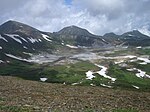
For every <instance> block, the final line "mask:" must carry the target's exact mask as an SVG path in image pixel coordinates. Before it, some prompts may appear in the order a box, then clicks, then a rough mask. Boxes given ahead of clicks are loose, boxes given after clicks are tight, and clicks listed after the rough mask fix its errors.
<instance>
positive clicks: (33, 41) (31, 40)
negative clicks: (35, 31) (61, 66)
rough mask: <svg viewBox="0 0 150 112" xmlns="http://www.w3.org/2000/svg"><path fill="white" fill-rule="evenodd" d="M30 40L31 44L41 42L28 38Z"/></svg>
mask: <svg viewBox="0 0 150 112" xmlns="http://www.w3.org/2000/svg"><path fill="white" fill-rule="evenodd" d="M28 39H29V41H30V42H31V43H35V42H39V41H38V40H37V39H34V38H28Z"/></svg>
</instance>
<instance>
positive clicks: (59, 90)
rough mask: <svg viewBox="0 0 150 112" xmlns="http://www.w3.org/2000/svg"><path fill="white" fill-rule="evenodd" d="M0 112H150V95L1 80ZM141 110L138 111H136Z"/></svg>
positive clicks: (99, 88)
mask: <svg viewBox="0 0 150 112" xmlns="http://www.w3.org/2000/svg"><path fill="white" fill-rule="evenodd" d="M0 82H1V83H0V111H1V112H6V111H7V112H9V111H10V112H11V111H21V112H28V111H29V112H30V111H32V112H34V111H35V112H48V111H52V112H53V111H57V112H62V111H64V112H84V111H85V112H89V111H90V112H95V111H96V112H109V111H110V112H149V110H150V93H149V92H138V91H128V90H119V89H118V90H115V89H107V88H101V87H82V86H67V85H62V84H50V83H42V82H35V81H27V80H22V79H19V78H15V77H8V76H0ZM136 110H137V111H136Z"/></svg>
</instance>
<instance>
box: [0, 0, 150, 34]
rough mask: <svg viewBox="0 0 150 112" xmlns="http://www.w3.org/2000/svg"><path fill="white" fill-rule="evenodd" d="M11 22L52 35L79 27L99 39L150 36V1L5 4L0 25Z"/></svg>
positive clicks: (11, 0) (0, 6)
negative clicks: (108, 35) (107, 35)
mask: <svg viewBox="0 0 150 112" xmlns="http://www.w3.org/2000/svg"><path fill="white" fill-rule="evenodd" d="M8 20H15V21H19V22H23V23H25V24H28V25H31V26H33V27H35V28H37V29H39V30H42V31H48V32H56V31H59V30H60V29H62V28H63V27H66V26H70V25H76V26H79V27H82V28H85V29H87V30H88V31H90V32H91V33H94V34H97V35H103V34H105V33H108V32H114V33H117V34H122V33H124V32H127V31H131V30H135V29H137V30H139V31H141V32H143V33H144V34H147V35H150V0H1V1H0V24H2V23H4V22H6V21H8Z"/></svg>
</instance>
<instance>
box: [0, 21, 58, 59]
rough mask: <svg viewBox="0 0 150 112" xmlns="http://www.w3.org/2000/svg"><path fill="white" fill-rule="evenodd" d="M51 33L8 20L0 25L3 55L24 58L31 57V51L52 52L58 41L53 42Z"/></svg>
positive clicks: (0, 42)
mask: <svg viewBox="0 0 150 112" xmlns="http://www.w3.org/2000/svg"><path fill="white" fill-rule="evenodd" d="M52 41H53V39H52V37H51V33H47V32H42V31H39V30H37V29H35V28H33V27H31V26H28V25H26V24H23V23H20V22H17V21H8V22H6V23H4V24H2V25H1V26H0V47H1V49H0V50H1V52H0V55H1V57H6V54H12V55H15V56H20V57H23V58H27V57H30V55H29V53H38V52H41V51H46V52H50V53H51V52H52V50H53V49H55V48H54V45H57V42H55V41H54V42H52Z"/></svg>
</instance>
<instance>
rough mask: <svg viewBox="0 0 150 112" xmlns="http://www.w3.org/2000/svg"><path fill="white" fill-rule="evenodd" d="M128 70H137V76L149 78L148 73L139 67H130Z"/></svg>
mask: <svg viewBox="0 0 150 112" xmlns="http://www.w3.org/2000/svg"><path fill="white" fill-rule="evenodd" d="M127 70H128V71H130V72H133V71H138V73H136V74H135V75H136V76H137V77H139V78H143V77H147V78H150V76H149V75H148V74H146V72H145V71H142V70H140V69H137V68H131V69H127Z"/></svg>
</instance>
